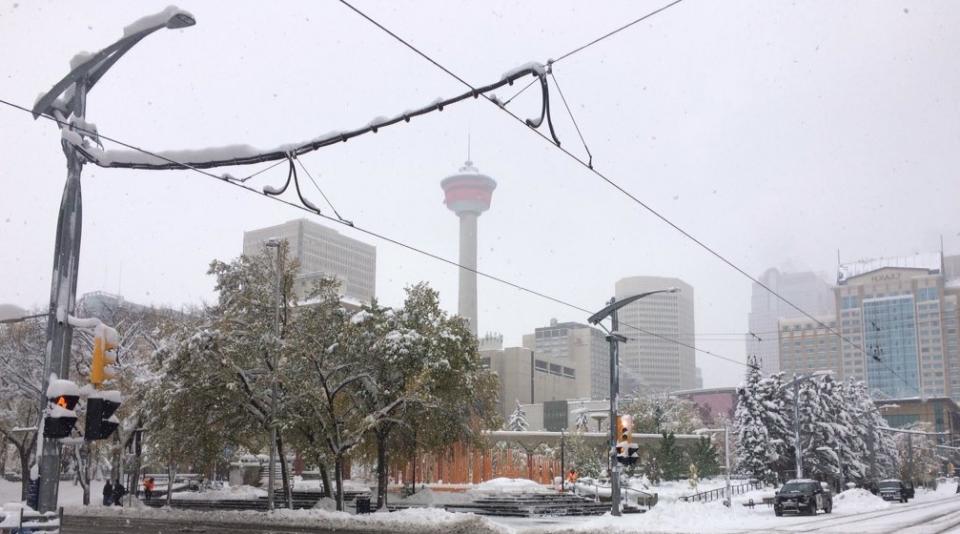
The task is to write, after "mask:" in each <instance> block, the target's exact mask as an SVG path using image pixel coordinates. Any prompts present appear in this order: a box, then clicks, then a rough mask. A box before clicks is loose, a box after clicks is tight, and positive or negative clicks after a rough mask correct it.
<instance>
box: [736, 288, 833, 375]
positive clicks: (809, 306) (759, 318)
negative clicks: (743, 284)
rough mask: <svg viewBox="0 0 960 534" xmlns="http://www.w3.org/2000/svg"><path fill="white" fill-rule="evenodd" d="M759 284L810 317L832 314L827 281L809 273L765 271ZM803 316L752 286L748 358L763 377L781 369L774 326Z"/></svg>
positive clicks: (831, 297)
mask: <svg viewBox="0 0 960 534" xmlns="http://www.w3.org/2000/svg"><path fill="white" fill-rule="evenodd" d="M759 281H760V282H761V283H763V285H765V286H767V287H768V288H770V289H772V290H773V291H775V292H776V293H777V294H779V295H781V296H783V297H784V298H785V299H787V300H789V301H790V302H792V303H794V304H796V305H797V306H798V307H800V308H801V309H803V310H804V311H806V312H807V313H810V314H811V315H814V316H819V315H830V314H833V312H834V308H835V304H834V297H833V290H832V289H831V288H830V285H829V284H828V283H827V282H825V281H824V280H823V279H822V278H821V277H820V276H818V275H816V274H814V273H812V272H797V273H786V272H781V271H780V270H778V269H767V271H766V272H764V273H763V274H762V275H761V276H760V278H759ZM802 317H805V316H804V315H803V314H802V313H801V312H799V311H798V310H797V309H796V308H794V307H793V306H790V305H789V304H787V303H785V302H784V301H783V300H781V299H779V298H777V297H776V296H775V295H774V294H773V293H771V292H770V291H767V290H766V289H764V288H763V287H762V286H761V285H760V284H758V283H754V284H753V294H752V296H751V298H750V313H749V315H748V321H747V323H748V328H749V333H748V334H747V335H746V343H747V355H750V356H755V357H756V358H757V361H758V362H759V363H760V368H761V369H762V370H763V372H764V373H765V374H771V373H776V372H777V371H780V370H781V366H780V360H781V357H780V353H779V349H780V346H779V343H778V340H777V335H778V324H777V323H778V322H779V321H780V320H781V319H796V318H802Z"/></svg>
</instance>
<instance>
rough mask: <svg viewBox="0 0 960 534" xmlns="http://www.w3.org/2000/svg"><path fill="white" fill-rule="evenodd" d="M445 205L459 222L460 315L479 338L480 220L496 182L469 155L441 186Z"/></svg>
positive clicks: (488, 204)
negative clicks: (478, 233)
mask: <svg viewBox="0 0 960 534" xmlns="http://www.w3.org/2000/svg"><path fill="white" fill-rule="evenodd" d="M440 187H442V188H443V194H444V198H443V202H444V204H446V205H447V208H449V209H450V211H452V212H454V213H456V214H457V217H459V218H460V292H459V295H458V298H459V303H458V308H457V309H458V312H459V314H460V316H461V317H463V318H465V319H466V320H467V322H469V323H470V330H471V331H472V332H473V335H477V219H478V218H479V217H480V214H481V213H483V212H485V211H487V210H488V209H490V199H491V197H492V196H493V190H494V189H496V188H497V182H495V181H494V180H493V178H491V177H489V176H487V175H485V174H480V170H479V169H477V168H476V167H474V166H473V162H472V161H470V156H469V154H468V155H467V162H466V163H464V164H463V167H460V172H459V173H457V174H454V175H453V176H448V177H446V178H444V179H443V181H441V182H440Z"/></svg>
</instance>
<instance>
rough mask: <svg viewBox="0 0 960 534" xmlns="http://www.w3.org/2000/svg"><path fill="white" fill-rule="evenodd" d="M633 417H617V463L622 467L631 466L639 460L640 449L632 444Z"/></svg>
mask: <svg viewBox="0 0 960 534" xmlns="http://www.w3.org/2000/svg"><path fill="white" fill-rule="evenodd" d="M632 434H633V416H631V415H621V416H619V417H617V461H618V462H620V463H622V464H624V465H633V464H635V463H636V462H637V460H638V459H640V447H639V445H637V444H636V443H633V442H632V439H633V438H632Z"/></svg>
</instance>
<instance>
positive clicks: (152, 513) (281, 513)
mask: <svg viewBox="0 0 960 534" xmlns="http://www.w3.org/2000/svg"><path fill="white" fill-rule="evenodd" d="M64 515H66V516H101V517H104V516H106V517H137V518H148V519H171V520H174V519H177V520H197V521H200V520H203V521H216V522H224V523H238V524H244V525H270V526H273V527H277V526H307V527H312V528H317V529H327V530H335V531H341V530H350V531H353V530H363V531H365V532H366V531H384V532H395V533H398V534H441V533H443V534H447V533H454V534H509V533H511V532H512V531H511V530H510V529H509V528H507V527H504V526H500V525H497V524H496V523H493V522H492V521H490V520H489V519H487V518H486V517H480V516H476V515H473V514H454V513H451V512H447V511H444V510H439V509H436V508H410V509H408V510H401V511H399V512H392V513H389V514H387V513H384V514H369V515H353V514H349V513H346V512H328V511H325V510H317V509H313V510H277V511H274V512H269V513H265V512H250V511H226V510H220V511H203V512H201V511H194V510H177V509H174V510H170V509H166V508H163V509H155V508H146V509H139V510H136V509H132V508H120V507H112V508H87V507H82V506H75V507H70V508H67V509H65V510H64Z"/></svg>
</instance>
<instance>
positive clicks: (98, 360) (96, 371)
mask: <svg viewBox="0 0 960 534" xmlns="http://www.w3.org/2000/svg"><path fill="white" fill-rule="evenodd" d="M116 348H117V331H116V330H114V329H113V328H110V327H109V326H98V327H97V329H96V331H95V333H94V338H93V361H92V362H91V364H90V383H91V384H93V385H95V386H101V385H102V384H103V383H104V382H105V381H107V380H109V379H111V378H113V377H114V373H113V372H112V371H111V370H110V369H108V368H107V367H108V366H112V365H113V364H114V363H117V355H116V352H114V351H115V350H116Z"/></svg>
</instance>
